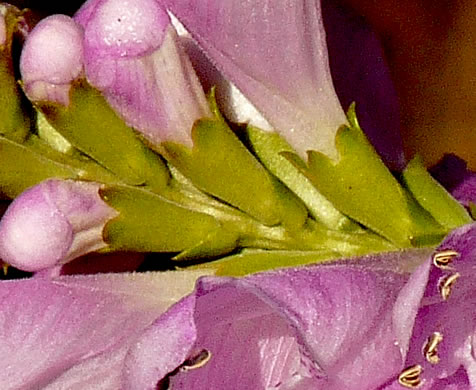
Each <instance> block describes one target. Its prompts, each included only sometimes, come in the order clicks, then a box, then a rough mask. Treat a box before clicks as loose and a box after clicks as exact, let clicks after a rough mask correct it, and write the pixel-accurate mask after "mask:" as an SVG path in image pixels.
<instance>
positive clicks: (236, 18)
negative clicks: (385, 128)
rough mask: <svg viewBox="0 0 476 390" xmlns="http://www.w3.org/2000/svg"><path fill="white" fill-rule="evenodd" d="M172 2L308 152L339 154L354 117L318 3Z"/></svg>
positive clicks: (205, 45) (210, 51)
mask: <svg viewBox="0 0 476 390" xmlns="http://www.w3.org/2000/svg"><path fill="white" fill-rule="evenodd" d="M165 3H166V4H167V5H168V6H169V7H170V9H171V11H172V13H173V14H174V15H175V16H176V17H177V18H178V19H179V20H180V21H181V22H182V23H183V24H184V26H185V27H186V28H187V30H188V31H189V32H190V33H191V35H192V36H193V37H194V38H195V39H196V40H197V42H198V44H199V45H200V46H201V48H202V49H203V50H204V52H205V53H206V55H207V56H208V57H209V58H210V59H211V60H212V62H213V64H214V65H215V66H216V67H217V68H218V70H219V71H220V72H222V73H223V74H224V76H225V77H226V78H227V79H228V80H229V81H231V82H232V83H233V84H235V85H236V86H237V87H238V89H239V90H240V91H241V92H242V93H243V94H244V95H245V96H246V97H247V98H248V99H249V100H250V101H251V102H252V103H253V104H254V105H255V106H256V108H257V109H258V110H259V111H260V112H261V113H262V114H263V116H264V117H265V118H266V119H267V120H268V122H269V123H270V124H271V125H272V126H273V128H275V129H276V130H277V131H278V132H279V133H280V134H281V136H282V137H284V138H285V139H286V140H287V141H288V142H289V143H290V144H291V146H293V148H294V149H295V150H296V151H297V152H298V153H299V155H300V156H301V157H304V158H305V156H306V151H307V150H318V151H321V152H324V153H326V154H327V155H329V156H331V157H333V158H336V157H337V152H336V149H335V145H334V137H335V133H336V131H337V129H338V128H339V127H340V126H341V125H343V124H346V123H347V120H346V116H345V114H344V111H343V110H342V107H341V105H340V103H339V100H338V98H337V96H336V93H335V91H334V87H333V85H332V78H331V74H330V69H329V62H328V57H327V48H326V41H325V32H324V27H323V24H322V18H321V9H320V3H319V2H318V1H315V0H303V1H297V2H296V1H291V0H283V1H280V2H279V5H278V4H277V3H276V2H275V1H273V2H271V1H266V2H264V3H263V2H262V1H247V2H245V3H243V2H239V1H228V2H221V1H213V0H211V1H201V2H196V1H175V0H167V1H165Z"/></svg>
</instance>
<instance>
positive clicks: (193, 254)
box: [172, 226, 240, 261]
mask: <svg viewBox="0 0 476 390" xmlns="http://www.w3.org/2000/svg"><path fill="white" fill-rule="evenodd" d="M239 238H240V237H239V233H238V232H235V231H233V230H229V229H227V228H226V227H225V226H219V227H218V228H217V229H215V230H213V231H211V232H210V233H209V234H208V236H207V237H206V238H205V240H203V241H201V242H200V243H198V244H197V245H195V246H194V247H191V248H188V249H186V250H184V251H183V252H180V253H179V254H178V255H177V256H174V257H173V258H172V260H176V261H189V260H197V259H204V258H207V257H208V258H213V257H218V256H221V255H224V254H227V253H229V252H232V251H233V250H234V249H236V248H237V247H238V245H239Z"/></svg>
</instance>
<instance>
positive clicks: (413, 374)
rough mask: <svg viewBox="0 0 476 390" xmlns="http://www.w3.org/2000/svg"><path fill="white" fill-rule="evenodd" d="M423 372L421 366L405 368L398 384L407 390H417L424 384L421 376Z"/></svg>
mask: <svg viewBox="0 0 476 390" xmlns="http://www.w3.org/2000/svg"><path fill="white" fill-rule="evenodd" d="M422 371H423V369H422V367H421V366H420V365H419V364H415V365H414V366H410V367H408V368H405V369H404V370H403V371H402V373H401V374H400V375H399V376H398V383H400V385H402V386H403V387H406V388H407V389H416V388H417V387H419V386H420V385H421V384H422V381H421V378H420V375H421V372H422Z"/></svg>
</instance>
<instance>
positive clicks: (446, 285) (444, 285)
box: [439, 272, 460, 301]
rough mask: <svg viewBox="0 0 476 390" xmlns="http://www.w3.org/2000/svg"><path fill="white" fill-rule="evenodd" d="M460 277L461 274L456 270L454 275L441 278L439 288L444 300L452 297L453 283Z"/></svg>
mask: <svg viewBox="0 0 476 390" xmlns="http://www.w3.org/2000/svg"><path fill="white" fill-rule="evenodd" d="M459 277H460V274H459V273H458V272H456V273H454V274H452V275H449V276H446V277H444V278H443V279H441V281H440V285H439V289H440V295H441V297H442V298H443V300H444V301H447V300H448V298H449V297H450V295H451V289H452V288H453V284H454V283H455V282H456V280H457V279H458V278H459Z"/></svg>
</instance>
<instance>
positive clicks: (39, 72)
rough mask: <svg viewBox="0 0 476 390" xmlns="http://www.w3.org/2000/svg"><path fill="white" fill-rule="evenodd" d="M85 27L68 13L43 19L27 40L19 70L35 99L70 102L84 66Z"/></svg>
mask: <svg viewBox="0 0 476 390" xmlns="http://www.w3.org/2000/svg"><path fill="white" fill-rule="evenodd" d="M82 40H83V31H82V29H81V27H80V26H79V25H78V24H76V22H74V20H73V19H71V18H70V17H69V16H66V15H52V16H49V17H47V18H45V19H43V20H42V21H40V22H39V23H38V24H37V25H36V27H35V28H34V29H33V30H32V32H31V33H30V35H28V38H27V40H26V42H25V45H24V47H23V50H22V53H21V57H20V72H21V76H22V79H23V86H24V89H25V92H26V94H27V95H28V97H29V98H30V99H31V100H32V101H53V102H57V103H60V104H63V105H65V106H67V105H68V104H69V90H70V86H71V82H72V81H73V80H75V79H76V78H78V77H79V76H80V74H81V72H82V69H83V45H82Z"/></svg>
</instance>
